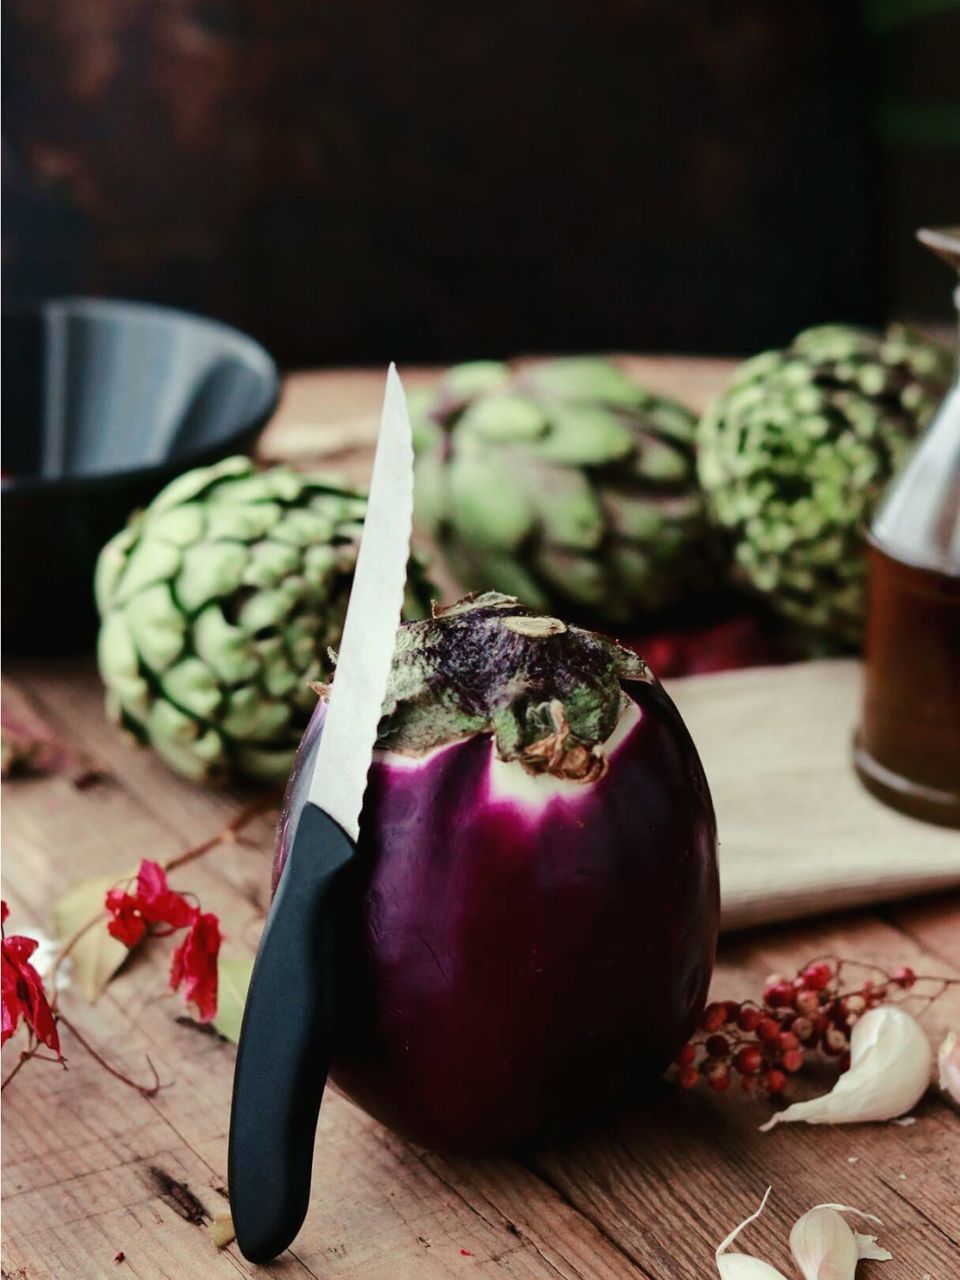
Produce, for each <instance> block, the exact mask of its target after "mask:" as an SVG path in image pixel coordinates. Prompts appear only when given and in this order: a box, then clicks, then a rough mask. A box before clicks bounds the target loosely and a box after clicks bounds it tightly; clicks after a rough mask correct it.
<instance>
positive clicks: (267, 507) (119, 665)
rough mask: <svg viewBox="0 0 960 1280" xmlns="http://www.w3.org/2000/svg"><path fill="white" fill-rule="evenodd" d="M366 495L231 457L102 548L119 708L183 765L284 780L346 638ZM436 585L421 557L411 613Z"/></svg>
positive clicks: (218, 776) (106, 651) (111, 698)
mask: <svg viewBox="0 0 960 1280" xmlns="http://www.w3.org/2000/svg"><path fill="white" fill-rule="evenodd" d="M365 512H366V499H365V498H363V497H362V496H361V495H360V494H358V493H356V492H353V491H351V490H348V489H346V488H345V487H344V486H343V485H342V484H341V483H339V482H338V481H337V480H336V479H333V478H331V477H329V476H323V475H305V474H301V473H300V472H298V471H295V470H293V469H292V468H290V467H283V466H278V467H271V468H268V469H266V470H263V471H257V470H256V469H255V468H254V465H253V463H252V462H251V461H250V459H249V458H239V457H238V458H228V459H226V461H224V462H220V463H218V464H216V465H215V466H211V467H201V468H198V469H197V470H195V471H189V472H187V473H186V474H185V475H182V476H180V477H179V478H178V479H177V480H175V481H173V483H172V484H169V485H168V486H167V487H166V488H165V489H164V490H163V491H162V492H161V493H159V494H158V495H157V497H156V498H154V500H153V502H151V503H150V505H149V506H148V507H147V508H146V509H145V510H144V511H141V512H138V513H136V514H135V515H134V516H133V517H132V519H131V520H130V522H129V524H128V525H127V527H126V528H125V529H124V530H123V531H122V532H120V533H118V534H117V535H116V536H115V537H114V538H112V539H111V541H110V542H108V543H107V545H106V546H105V547H104V549H103V551H102V552H101V554H100V559H99V562H98V565H97V572H96V581H95V590H96V597H97V606H98V608H99V610H100V615H101V619H102V621H101V628H100V637H99V641H98V648H97V656H98V661H99V665H100V672H101V675H102V677H103V680H104V683H105V685H106V689H107V709H108V712H109V714H110V715H111V716H112V717H113V718H114V719H115V720H117V721H119V722H120V723H122V724H123V725H124V726H125V727H126V728H128V729H130V730H131V731H132V732H133V733H134V734H135V735H136V736H137V737H138V738H140V739H141V740H143V741H145V742H148V743H149V744H150V745H151V746H153V747H154V748H155V749H156V751H157V752H158V753H159V754H160V755H161V756H162V757H163V758H164V760H165V761H166V762H167V763H168V764H169V765H171V766H172V767H173V768H174V769H176V770H177V771H178V772H180V773H183V774H186V775H187V776H188V777H192V778H195V779H197V780H198V781H203V782H219V781H225V780H227V779H229V778H232V777H236V776H246V777H250V778H254V779H257V780H260V781H268V782H270V781H277V782H280V781H283V780H284V779H285V778H286V777H287V774H288V773H289V771H290V769H291V767H292V765H293V760H294V755H295V753H296V748H297V744H298V742H299V741H300V736H301V734H302V732H303V729H304V728H305V726H306V723H307V721H308V719H309V717H310V713H311V711H312V710H313V707H314V706H315V704H316V695H315V693H314V692H313V691H312V690H311V688H310V684H311V682H312V681H315V680H319V679H321V678H322V677H324V676H325V675H328V674H329V672H330V659H329V655H328V649H329V647H330V646H336V645H337V644H338V643H339V641H340V632H341V629H342V625H343V619H344V616H345V614H346V607H347V598H348V595H349V592H350V586H351V583H352V580H353V570H354V567H355V565H356V560H357V552H358V549H359V544H360V535H361V531H362V528H363V518H364V514H365ZM427 596H428V584H427V583H426V580H425V578H424V576H423V573H422V570H421V569H420V567H419V565H418V564H417V563H416V562H411V573H410V578H409V585H408V602H407V616H410V617H418V616H421V615H422V613H423V611H424V609H425V607H426V601H427Z"/></svg>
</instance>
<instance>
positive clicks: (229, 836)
mask: <svg viewBox="0 0 960 1280" xmlns="http://www.w3.org/2000/svg"><path fill="white" fill-rule="evenodd" d="M279 801H280V795H279V792H277V791H269V792H267V793H266V794H264V795H262V796H259V797H258V798H257V799H256V800H252V801H251V802H250V804H248V805H247V806H246V807H245V808H243V809H241V810H240V812H239V813H238V814H237V816H236V817H235V818H232V819H231V820H230V822H228V823H227V825H226V826H225V827H224V828H223V830H222V831H219V832H218V833H217V834H216V835H215V836H211V837H210V839H209V840H204V841H203V842H202V843H201V844H196V845H194V846H193V847H192V848H191V849H186V850H185V851H184V852H183V853H178V854H177V855H176V857H174V858H169V859H168V860H167V861H166V862H164V863H162V864H161V865H162V866H163V869H164V871H174V870H176V868H177V867H183V866H186V864H187V863H188V862H194V861H195V860H196V859H197V858H202V857H203V855H204V854H205V853H209V852H210V850H211V849H215V848H216V847H217V845H220V844H227V843H232V842H233V841H235V840H236V837H237V836H238V835H239V834H240V832H241V831H242V830H243V829H244V827H247V826H249V825H250V823H251V822H252V821H253V820H254V818H259V817H260V816H261V814H264V813H269V812H270V810H271V809H276V808H277V807H278V805H279Z"/></svg>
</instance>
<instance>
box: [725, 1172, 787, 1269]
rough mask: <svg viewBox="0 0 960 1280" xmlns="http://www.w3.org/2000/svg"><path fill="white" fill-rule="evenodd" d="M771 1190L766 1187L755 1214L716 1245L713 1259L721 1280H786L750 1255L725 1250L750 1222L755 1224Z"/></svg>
mask: <svg viewBox="0 0 960 1280" xmlns="http://www.w3.org/2000/svg"><path fill="white" fill-rule="evenodd" d="M772 1190H773V1188H772V1187H767V1190H766V1192H765V1194H764V1197H763V1199H762V1200H761V1201H760V1208H759V1209H758V1210H757V1211H756V1213H751V1215H750V1217H749V1218H744V1220H743V1221H742V1222H741V1223H740V1225H739V1226H737V1227H734V1229H733V1230H732V1231H731V1232H730V1234H729V1235H728V1236H727V1238H726V1239H725V1240H723V1241H721V1243H720V1244H718V1245H717V1251H716V1253H715V1255H714V1257H715V1258H716V1262H717V1270H718V1271H719V1272H720V1276H721V1280H787V1277H786V1276H785V1275H784V1274H783V1272H782V1271H778V1270H777V1268H776V1267H772V1266H771V1265H770V1263H769V1262H764V1261H763V1260H762V1259H760V1258H754V1257H753V1255H752V1254H749V1253H727V1249H729V1247H730V1245H732V1244H733V1242H734V1240H736V1238H737V1236H738V1235H739V1234H740V1232H741V1231H742V1230H743V1228H744V1227H748V1226H749V1225H750V1223H751V1222H755V1221H756V1220H757V1218H759V1217H760V1215H761V1213H763V1211H764V1209H765V1208H766V1207H767V1200H768V1199H769V1198H770V1192H771V1191H772Z"/></svg>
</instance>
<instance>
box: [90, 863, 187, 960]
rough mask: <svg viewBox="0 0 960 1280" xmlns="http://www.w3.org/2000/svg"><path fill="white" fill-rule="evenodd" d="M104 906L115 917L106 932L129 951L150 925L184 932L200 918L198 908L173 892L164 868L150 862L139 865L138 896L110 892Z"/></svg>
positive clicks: (116, 890) (117, 890) (136, 893)
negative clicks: (162, 925)
mask: <svg viewBox="0 0 960 1280" xmlns="http://www.w3.org/2000/svg"><path fill="white" fill-rule="evenodd" d="M104 905H105V906H106V909H107V911H108V912H109V913H110V915H111V917H112V919H111V920H110V922H109V923H108V925H107V931H108V932H109V933H110V934H111V935H112V936H113V937H114V938H116V939H117V940H118V941H120V942H122V943H123V944H124V946H127V947H135V946H136V945H137V943H138V942H140V941H141V939H142V938H143V935H144V934H145V933H146V931H147V926H148V925H158V924H165V925H168V926H169V927H170V928H171V929H184V928H186V927H187V926H188V925H190V924H192V923H193V921H194V920H195V919H196V916H197V908H196V907H194V906H192V905H191V904H190V903H189V902H188V901H187V900H186V898H184V897H183V895H182V894H179V893H175V892H174V891H173V890H172V889H171V888H170V886H169V885H168V884H167V873H166V872H165V871H164V869H163V867H161V866H160V864H159V863H158V862H151V861H150V859H149V858H144V859H143V861H142V862H141V863H140V870H139V871H138V872H137V884H136V890H135V892H134V893H132V894H131V893H127V891H126V890H124V889H111V890H110V891H109V892H108V894H107V897H106V901H105V903H104Z"/></svg>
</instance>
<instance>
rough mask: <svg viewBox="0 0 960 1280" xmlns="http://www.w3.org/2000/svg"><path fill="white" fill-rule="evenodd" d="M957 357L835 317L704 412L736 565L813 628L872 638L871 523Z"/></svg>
mask: <svg viewBox="0 0 960 1280" xmlns="http://www.w3.org/2000/svg"><path fill="white" fill-rule="evenodd" d="M950 364H951V361H950V356H949V353H948V352H947V351H946V350H944V349H943V348H942V347H940V346H938V345H937V344H935V343H931V342H928V341H927V340H926V339H924V338H922V337H920V336H919V335H918V334H915V333H911V332H910V331H909V330H907V329H904V328H902V327H901V326H892V327H891V328H890V329H888V330H887V332H886V333H884V334H878V333H874V332H871V331H870V330H866V329H858V328H852V327H849V326H846V325H822V326H820V327H818V328H815V329H807V330H806V331H805V332H803V333H801V334H799V335H798V336H797V337H796V338H795V339H794V340H793V342H792V343H791V344H790V346H789V347H787V348H786V349H785V350H783V351H767V352H764V353H763V354H762V355H758V356H755V357H754V358H753V359H751V360H748V361H746V363H744V364H742V365H741V366H740V367H739V368H738V369H737V370H736V372H735V373H734V376H733V381H732V384H731V386H730V388H729V390H728V391H727V392H726V393H725V394H724V395H723V396H721V397H720V399H719V400H718V401H717V402H716V403H715V404H714V405H713V406H712V407H711V408H710V409H709V410H708V412H707V413H706V414H705V415H704V417H703V419H702V421H701V422H700V425H699V428H698V443H699V455H698V469H699V475H700V481H701V483H702V485H703V487H704V489H705V490H706V491H707V493H708V494H709V498H710V503H711V508H712V511H713V514H714V516H715V518H716V519H717V521H718V522H719V523H720V524H721V525H723V526H724V527H725V528H726V529H727V530H729V532H730V534H731V536H732V539H733V544H734V545H733V555H734V559H735V563H736V565H737V566H738V568H739V570H740V571H741V573H742V575H743V576H744V577H745V578H746V579H747V580H748V581H749V582H750V583H751V584H752V585H753V587H755V588H756V589H757V590H759V591H760V592H763V593H764V594H766V595H768V596H769V599H770V601H771V603H772V604H773V605H774V607H775V608H776V609H777V610H778V611H779V612H780V613H782V614H783V615H784V616H786V617H788V618H790V619H792V620H793V621H795V622H797V623H799V624H800V625H801V627H803V628H805V629H807V630H808V631H809V632H810V633H813V634H819V635H820V636H821V637H829V638H830V639H832V640H835V641H840V642H842V643H856V642H857V641H858V640H859V639H860V636H861V632H862V626H863V615H864V594H865V593H864V586H865V563H864V555H863V535H864V531H865V529H866V528H867V526H868V525H869V522H870V518H871V515H872V513H873V511H874V509H875V507H876V505H877V502H878V500H879V498H880V496H881V495H882V493H883V491H884V489H885V487H886V485H887V483H888V482H889V480H890V479H891V477H892V476H893V475H894V474H895V473H896V471H897V469H898V468H899V466H900V465H901V463H902V462H903V460H904V458H905V456H906V455H907V453H908V452H909V451H910V448H911V446H912V444H913V442H914V440H915V439H916V437H917V436H918V434H919V433H920V431H922V429H923V428H924V427H925V426H926V424H927V423H928V422H929V420H930V418H931V417H932V415H933V413H934V410H935V409H936V407H937V405H938V403H939V402H940V400H941V399H942V398H943V396H944V394H945V393H946V390H947V387H948V385H949V381H950Z"/></svg>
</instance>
